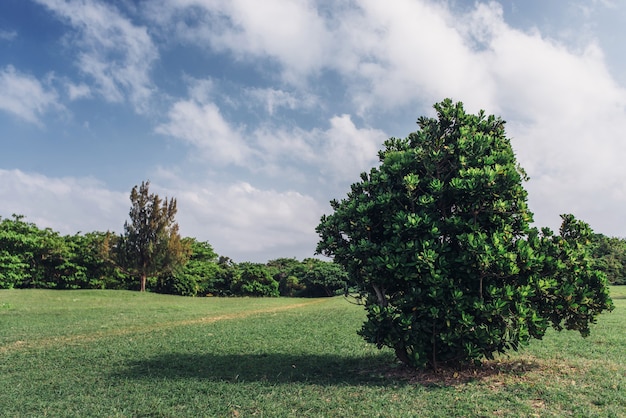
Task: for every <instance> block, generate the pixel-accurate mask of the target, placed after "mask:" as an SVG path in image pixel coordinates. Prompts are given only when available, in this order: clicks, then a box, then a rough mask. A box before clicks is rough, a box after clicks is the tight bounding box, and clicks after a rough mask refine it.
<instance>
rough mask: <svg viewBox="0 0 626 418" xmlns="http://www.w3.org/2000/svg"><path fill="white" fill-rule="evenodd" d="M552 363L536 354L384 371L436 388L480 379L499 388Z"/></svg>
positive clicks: (390, 376) (409, 381)
mask: <svg viewBox="0 0 626 418" xmlns="http://www.w3.org/2000/svg"><path fill="white" fill-rule="evenodd" d="M547 368H548V366H547V365H546V364H543V363H542V362H541V361H539V360H538V359H535V358H532V357H525V358H515V359H500V360H489V361H484V362H483V363H482V365H479V366H474V365H467V366H454V367H453V366H448V367H445V366H444V367H439V368H437V370H432V369H426V370H415V369H412V368H410V367H407V366H404V365H401V366H397V367H394V368H393V369H388V370H386V371H384V372H383V374H384V375H385V377H388V378H390V379H395V380H401V381H404V382H408V383H410V384H419V385H422V386H431V387H432V386H434V387H455V386H460V385H464V384H466V383H468V382H480V383H483V384H485V385H486V386H487V387H489V388H491V389H493V390H497V389H498V387H499V386H503V385H505V384H507V383H509V382H510V381H511V380H516V381H522V380H524V379H526V378H527V376H528V374H529V373H531V372H533V373H534V372H541V371H542V370H545V369H547Z"/></svg>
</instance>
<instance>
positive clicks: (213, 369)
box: [116, 353, 540, 388]
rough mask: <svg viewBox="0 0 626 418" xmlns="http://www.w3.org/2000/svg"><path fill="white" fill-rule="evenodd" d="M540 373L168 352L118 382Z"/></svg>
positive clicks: (491, 377) (384, 380) (521, 366)
mask: <svg viewBox="0 0 626 418" xmlns="http://www.w3.org/2000/svg"><path fill="white" fill-rule="evenodd" d="M538 368H540V365H539V364H538V363H536V362H534V361H520V360H507V361H498V362H494V361H489V362H486V363H485V364H484V365H483V366H482V367H465V368H460V369H459V368H454V369H445V368H444V369H439V370H437V371H428V370H426V371H417V370H413V369H410V368H408V367H405V366H403V365H400V364H399V363H396V362H394V361H393V357H392V356H390V355H389V353H380V354H376V355H371V356H364V357H348V356H338V355H316V354H288V353H261V354H215V353H194V354H190V353H168V354H162V355H159V356H155V357H152V358H149V359H141V360H135V361H132V362H130V363H129V364H128V365H127V367H126V369H124V370H121V371H120V372H118V373H116V377H121V378H130V379H155V378H157V379H169V380H177V379H207V380H211V381H215V382H230V383H238V382H268V383H275V384H281V383H296V382H301V383H309V384H318V385H328V386H339V385H366V386H390V385H395V386H397V385H413V386H415V385H420V386H428V387H431V388H437V387H442V388H443V387H450V386H459V385H463V384H466V383H468V382H470V381H489V382H496V384H497V382H498V381H500V380H502V378H503V377H507V376H508V377H512V376H518V377H522V376H524V375H525V374H526V373H528V372H531V371H534V370H536V369H538Z"/></svg>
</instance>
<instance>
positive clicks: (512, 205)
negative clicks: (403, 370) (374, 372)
mask: <svg viewBox="0 0 626 418" xmlns="http://www.w3.org/2000/svg"><path fill="white" fill-rule="evenodd" d="M434 107H435V110H436V111H437V118H436V119H435V118H426V117H421V118H419V120H418V125H419V128H420V129H419V130H418V131H417V132H414V133H411V134H410V135H409V136H408V137H407V138H406V139H396V138H390V139H389V140H387V141H386V142H385V144H384V145H385V149H384V150H382V151H380V152H379V158H380V162H381V164H380V166H379V167H378V168H372V169H371V170H370V172H369V174H368V173H363V174H361V181H360V182H359V183H355V184H353V185H352V186H351V190H350V192H349V193H348V196H347V198H346V199H343V200H341V201H337V200H333V201H331V207H332V209H333V210H334V213H333V214H331V215H328V216H323V217H322V219H321V222H320V224H319V226H318V227H317V232H318V233H319V235H320V238H321V240H320V242H319V244H318V247H317V251H318V252H319V253H321V254H324V255H327V256H332V257H334V261H335V262H337V263H338V264H340V265H342V266H343V267H345V269H346V271H347V272H348V274H349V276H350V280H351V282H354V283H355V284H356V285H357V286H358V288H359V289H360V291H361V295H362V297H363V300H364V303H365V308H366V311H367V321H366V322H365V324H364V325H363V327H362V329H361V331H360V333H361V335H362V336H363V337H364V338H365V339H366V341H368V342H371V343H374V344H376V345H377V346H378V347H379V348H380V347H383V346H387V347H390V348H392V349H394V351H395V353H396V356H397V357H398V358H399V359H400V360H401V361H403V362H404V363H406V364H409V365H411V366H414V367H424V366H427V365H428V366H430V367H432V368H437V366H438V364H440V363H466V362H471V361H475V362H478V361H480V360H481V359H482V358H485V357H486V358H488V359H491V358H493V355H494V354H495V353H502V352H505V351H506V350H508V349H513V350H517V349H518V348H519V346H520V344H524V343H527V342H528V341H529V339H530V338H541V337H542V336H543V335H544V333H545V331H546V328H547V326H548V323H552V325H553V326H554V327H555V328H557V329H560V327H561V324H562V323H564V324H565V325H564V326H565V327H566V328H567V329H576V330H579V331H580V332H581V334H582V335H583V336H584V335H587V334H588V332H589V328H588V324H589V323H592V322H594V321H595V318H596V316H597V315H598V314H599V313H600V312H602V311H603V310H605V309H610V308H611V302H610V299H609V298H608V291H607V288H606V280H605V278H604V276H603V275H602V274H598V272H596V271H595V270H594V269H592V268H591V265H590V258H589V255H588V245H587V240H588V236H589V232H590V230H589V229H588V226H586V225H585V224H584V223H582V222H578V221H576V220H575V219H574V218H573V217H571V216H569V215H568V216H566V217H564V226H563V228H562V230H561V236H558V237H555V236H553V235H552V233H551V232H550V231H549V230H547V229H544V230H543V231H542V232H541V233H540V232H539V231H537V230H535V229H531V228H530V227H529V223H530V222H531V221H532V213H531V212H530V211H529V210H528V207H527V203H526V200H527V193H526V191H525V190H524V188H523V186H522V181H523V180H526V175H525V173H524V171H523V169H522V168H521V167H519V165H518V164H517V162H516V160H515V155H514V153H513V150H512V148H511V145H510V141H509V139H508V138H507V137H506V135H505V130H504V121H502V120H501V119H499V118H496V117H495V116H486V115H485V114H484V112H482V111H481V112H480V113H479V114H478V115H471V114H467V113H465V111H464V109H463V105H462V104H461V103H452V101H451V100H449V99H447V100H445V101H443V102H441V103H438V104H436V105H435V106H434Z"/></svg>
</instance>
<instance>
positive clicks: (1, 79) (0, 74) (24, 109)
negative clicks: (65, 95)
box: [0, 65, 62, 126]
mask: <svg viewBox="0 0 626 418" xmlns="http://www.w3.org/2000/svg"><path fill="white" fill-rule="evenodd" d="M0 91H2V94H1V95H0V110H4V111H5V112H8V113H11V114H13V115H15V116H17V117H19V118H21V119H24V120H25V121H27V122H30V123H34V124H36V125H39V126H42V121H41V117H42V116H43V115H44V114H45V113H46V112H48V111H49V110H52V109H61V108H62V106H61V105H60V104H59V103H58V102H57V100H58V97H57V93H56V91H55V90H54V89H52V88H49V87H46V86H44V85H42V84H41V82H40V81H39V80H37V79H36V78H35V77H33V76H31V75H28V74H23V73H20V72H18V71H16V70H15V68H13V67H12V66H10V65H9V66H7V67H5V68H3V69H0Z"/></svg>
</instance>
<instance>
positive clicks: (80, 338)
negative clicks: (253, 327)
mask: <svg viewBox="0 0 626 418" xmlns="http://www.w3.org/2000/svg"><path fill="white" fill-rule="evenodd" d="M321 302H324V299H313V300H311V301H310V302H300V303H294V304H291V305H285V306H277V307H271V308H263V309H254V310H250V311H241V312H235V313H231V314H223V315H216V316H205V317H200V318H194V319H186V320H182V321H166V322H157V323H154V324H149V325H143V326H142V325H133V326H130V327H125V328H119V329H111V330H106V331H96V332H93V333H89V334H79V335H70V336H66V337H63V336H60V337H47V338H38V339H32V340H27V341H15V342H12V343H9V344H7V345H4V346H2V347H0V354H5V353H9V352H11V351H17V350H27V349H31V348H50V347H54V346H62V345H66V344H83V343H90V342H94V341H97V340H99V339H102V338H107V337H119V336H123V335H130V334H148V333H151V332H155V331H162V330H164V329H171V328H176V327H181V326H188V325H196V324H210V323H213V322H219V321H228V320H232V319H241V318H248V317H251V316H257V315H264V314H272V313H276V312H282V311H288V310H292V309H298V308H302V307H305V306H309V305H314V304H318V303H321Z"/></svg>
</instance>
